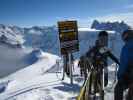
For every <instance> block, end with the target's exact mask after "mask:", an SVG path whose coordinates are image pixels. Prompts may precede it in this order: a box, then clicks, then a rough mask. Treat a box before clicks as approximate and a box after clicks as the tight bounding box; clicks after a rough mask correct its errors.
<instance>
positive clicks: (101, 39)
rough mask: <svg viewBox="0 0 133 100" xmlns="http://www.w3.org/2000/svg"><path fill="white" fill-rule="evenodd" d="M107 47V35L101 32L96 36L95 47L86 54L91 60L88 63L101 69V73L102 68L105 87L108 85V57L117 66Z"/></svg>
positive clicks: (116, 60) (115, 59)
mask: <svg viewBox="0 0 133 100" xmlns="http://www.w3.org/2000/svg"><path fill="white" fill-rule="evenodd" d="M107 46H108V33H107V32H106V31H101V32H100V33H99V34H98V39H97V40H96V42H95V46H93V47H92V48H91V49H89V51H88V52H87V57H88V58H89V59H91V60H90V61H91V63H92V65H93V66H94V67H101V71H102V69H103V68H104V86H107V84H108V69H107V66H108V64H107V58H108V57H110V58H111V59H112V60H113V61H115V62H116V63H117V64H119V61H118V59H117V58H116V57H115V56H114V55H113V54H112V53H111V51H110V50H109V49H108V48H107ZM101 73H102V72H101Z"/></svg>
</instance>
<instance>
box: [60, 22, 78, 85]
mask: <svg viewBox="0 0 133 100" xmlns="http://www.w3.org/2000/svg"><path fill="white" fill-rule="evenodd" d="M58 29H59V40H60V50H61V54H62V55H66V56H68V59H69V60H68V61H69V66H67V68H69V72H70V78H71V84H73V77H72V76H73V75H72V61H71V55H72V53H73V52H76V51H78V50H79V41H78V27H77V21H60V22H58ZM64 59H65V58H64ZM68 61H66V62H65V64H64V65H67V63H68ZM65 69H66V68H65V66H64V70H63V78H62V79H64V75H65V73H64V71H65Z"/></svg>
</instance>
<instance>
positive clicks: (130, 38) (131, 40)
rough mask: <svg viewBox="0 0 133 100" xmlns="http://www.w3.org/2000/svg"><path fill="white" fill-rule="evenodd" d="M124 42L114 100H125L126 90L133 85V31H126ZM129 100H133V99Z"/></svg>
mask: <svg viewBox="0 0 133 100" xmlns="http://www.w3.org/2000/svg"><path fill="white" fill-rule="evenodd" d="M122 40H123V41H124V42H125V45H124V46H123V48H122V51H121V55H120V66H119V69H118V73H117V78H118V82H117V84H116V86H115V91H114V100H123V92H124V90H126V89H128V88H130V86H131V85H132V84H133V30H126V31H124V32H123V34H122ZM132 95H133V94H132ZM128 100H132V99H131V97H129V98H128Z"/></svg>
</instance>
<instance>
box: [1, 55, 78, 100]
mask: <svg viewBox="0 0 133 100" xmlns="http://www.w3.org/2000/svg"><path fill="white" fill-rule="evenodd" d="M38 57H39V59H38V60H37V61H36V63H34V64H32V65H31V66H28V67H26V68H24V69H22V70H20V71H17V72H16V73H14V74H11V75H9V76H8V77H6V78H4V79H3V80H1V82H4V81H5V82H6V81H7V82H8V84H7V87H6V90H5V92H3V93H1V94H0V100H14V99H15V100H68V99H70V100H72V99H74V98H75V97H76V95H77V94H78V92H79V89H80V85H79V84H78V82H76V81H74V83H75V84H74V85H70V84H69V81H70V80H69V78H67V77H65V80H64V81H62V80H61V78H62V73H56V72H57V71H61V69H62V67H61V65H60V67H59V66H57V61H60V58H59V57H58V56H55V55H52V54H49V53H44V52H41V53H39V55H38ZM59 64H61V63H59ZM52 69H54V70H53V71H51V70H52ZM75 75H77V74H76V72H75Z"/></svg>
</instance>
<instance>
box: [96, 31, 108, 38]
mask: <svg viewBox="0 0 133 100" xmlns="http://www.w3.org/2000/svg"><path fill="white" fill-rule="evenodd" d="M101 36H108V33H107V32H106V31H100V32H99V34H98V37H101Z"/></svg>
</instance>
